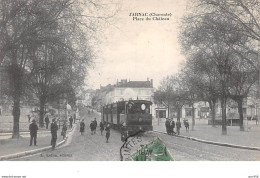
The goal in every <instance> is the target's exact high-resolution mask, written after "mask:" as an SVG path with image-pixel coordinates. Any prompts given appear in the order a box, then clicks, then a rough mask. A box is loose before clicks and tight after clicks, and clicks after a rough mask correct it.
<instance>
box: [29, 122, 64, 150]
mask: <svg viewBox="0 0 260 178" xmlns="http://www.w3.org/2000/svg"><path fill="white" fill-rule="evenodd" d="M38 129H39V128H38V126H37V124H36V121H35V119H33V120H32V123H31V124H30V125H29V130H30V136H31V138H30V146H32V142H34V145H35V146H37V131H38ZM58 129H59V128H58V125H57V121H56V119H52V123H51V146H52V149H54V148H55V146H56V141H57V138H58V134H57V132H58ZM66 131H67V126H66V123H64V124H63V127H62V132H61V133H62V135H63V138H65V137H66Z"/></svg>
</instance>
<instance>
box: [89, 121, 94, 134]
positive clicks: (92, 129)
mask: <svg viewBox="0 0 260 178" xmlns="http://www.w3.org/2000/svg"><path fill="white" fill-rule="evenodd" d="M89 126H90V130H91V135H93V134H94V130H95V125H94V122H93V121H91V123H90V125H89Z"/></svg>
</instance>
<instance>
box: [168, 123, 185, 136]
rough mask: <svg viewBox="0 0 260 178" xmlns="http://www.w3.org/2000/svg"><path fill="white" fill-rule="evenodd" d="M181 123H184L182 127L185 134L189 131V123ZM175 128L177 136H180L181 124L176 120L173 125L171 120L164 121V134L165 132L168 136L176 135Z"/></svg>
mask: <svg viewBox="0 0 260 178" xmlns="http://www.w3.org/2000/svg"><path fill="white" fill-rule="evenodd" d="M183 123H184V126H185V128H186V132H187V131H188V130H189V121H188V120H183ZM175 126H176V132H177V135H180V129H181V122H180V121H178V120H177V121H176V124H175V122H174V120H173V119H166V121H165V127H166V132H167V134H168V135H173V134H176V132H175V131H174V129H175Z"/></svg>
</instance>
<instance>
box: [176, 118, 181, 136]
mask: <svg viewBox="0 0 260 178" xmlns="http://www.w3.org/2000/svg"><path fill="white" fill-rule="evenodd" d="M176 129H177V134H178V135H180V129H181V122H180V121H177V122H176Z"/></svg>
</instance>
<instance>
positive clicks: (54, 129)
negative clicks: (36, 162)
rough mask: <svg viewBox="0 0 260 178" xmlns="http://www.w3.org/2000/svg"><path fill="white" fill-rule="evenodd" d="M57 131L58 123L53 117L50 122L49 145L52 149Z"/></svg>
mask: <svg viewBox="0 0 260 178" xmlns="http://www.w3.org/2000/svg"><path fill="white" fill-rule="evenodd" d="M57 131H58V125H57V122H56V120H55V119H52V123H51V146H52V150H54V148H55V146H56V141H57Z"/></svg>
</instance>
